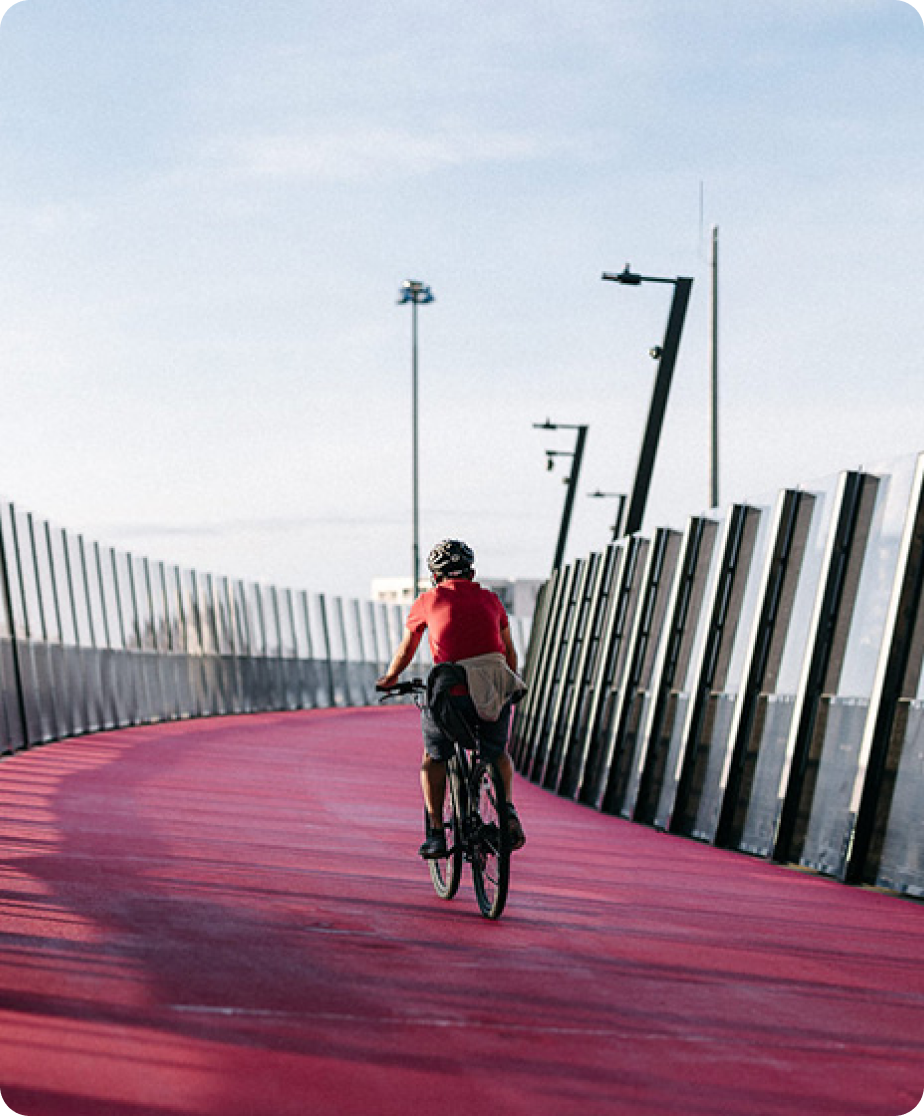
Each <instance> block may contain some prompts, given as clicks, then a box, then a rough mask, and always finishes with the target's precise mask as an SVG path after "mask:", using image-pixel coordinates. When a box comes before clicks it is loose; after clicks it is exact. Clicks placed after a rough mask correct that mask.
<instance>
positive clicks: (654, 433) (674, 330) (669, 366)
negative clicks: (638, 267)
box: [603, 264, 693, 535]
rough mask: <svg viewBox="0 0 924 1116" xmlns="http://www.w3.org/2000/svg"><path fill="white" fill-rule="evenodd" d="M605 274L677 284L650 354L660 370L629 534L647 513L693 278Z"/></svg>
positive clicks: (627, 281) (613, 278)
mask: <svg viewBox="0 0 924 1116" xmlns="http://www.w3.org/2000/svg"><path fill="white" fill-rule="evenodd" d="M603 278H604V279H609V280H611V281H612V282H614V283H624V284H626V285H627V286H630V287H637V286H639V285H640V284H641V283H672V284H673V287H674V297H673V299H672V300H671V308H670V313H669V314H668V318H667V328H666V329H665V332H664V342H663V344H662V345H661V346H660V348H654V349H652V350H651V355H652V356H653V357H654V358H655V359H656V360H657V362H658V374H657V376H656V377H655V383H654V388H653V390H652V395H651V407H650V408H649V411H648V422H647V424H646V427H645V435H644V437H643V439H642V448H641V450H640V452H639V457H638V466H637V468H636V471H635V483H634V484H633V486H632V496H631V498H630V500H629V510H628V512H627V514H626V522H625V525H624V527H623V531H624V533H625V534H626V535H634V534H635V533H636V532H637V531H640V530H641V528H642V520H643V519H644V517H645V505H646V504H647V502H648V490H649V488H650V487H651V474H652V473H653V472H654V463H655V457H656V455H657V452H658V444H659V442H660V440H661V427H662V425H663V424H664V412H665V410H666V408H667V397H668V395H669V394H670V390H671V380H672V378H673V375H674V365H675V364H676V362H677V350H678V349H679V348H680V335H681V333H682V332H683V321H684V318H685V316H686V312H687V305H688V303H689V301H690V291H691V289H692V287H693V280H692V279H689V278H686V277H684V276H678V277H677V278H676V279H660V278H656V277H655V276H652V275H636V274H635V272H633V271H632V270H630V268H629V265H628V264H626V266H625V269H624V270H623V271H621V272H619V273H618V274H612V273H609V272H604V273H603Z"/></svg>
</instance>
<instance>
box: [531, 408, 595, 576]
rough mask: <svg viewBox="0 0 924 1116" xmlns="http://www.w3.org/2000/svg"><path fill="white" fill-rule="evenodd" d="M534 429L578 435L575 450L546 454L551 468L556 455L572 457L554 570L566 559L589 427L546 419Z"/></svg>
mask: <svg viewBox="0 0 924 1116" xmlns="http://www.w3.org/2000/svg"><path fill="white" fill-rule="evenodd" d="M533 429H535V430H576V431H577V436H576V438H575V442H574V450H573V451H567V450H546V451H545V456H546V459H547V461H548V467H549V469H552V468H554V466H555V458H556V457H570V458H571V459H572V460H571V472H570V473H569V475H568V478H567V482H566V483H567V485H568V491H567V492H566V493H565V506H564V508H563V509H562V514H561V527H560V529H559V532H558V544H557V546H556V547H555V559H554V561H553V562H552V572H553V573H554V572H555V570H557V569H560V568H561V566H562V565H563V563H564V560H565V546H566V544H567V542H568V531H569V529H570V527H571V513H572V511H573V510H574V494H575V493H576V492H577V486H578V478H579V477H580V475H581V461H582V460H583V458H584V443H585V441H586V440H587V427H586V426H573V425H571V424H569V423H566V422H558V423H555V422H551V421H550V420H549V419H546V421H545V422H534V423H533Z"/></svg>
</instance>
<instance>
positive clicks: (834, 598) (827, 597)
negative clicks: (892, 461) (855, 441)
mask: <svg viewBox="0 0 924 1116" xmlns="http://www.w3.org/2000/svg"><path fill="white" fill-rule="evenodd" d="M879 489H880V482H879V480H878V479H877V478H876V477H873V476H870V475H867V474H847V475H846V476H845V478H844V485H843V489H842V495H843V499H842V502H841V507H840V512H839V517H838V521H837V523H836V525H835V529H834V531H833V532H832V536H831V539H830V540H829V543H828V549H827V552H826V558H825V576H824V581H823V586H822V592H821V594H820V595H819V598H818V600H817V601H816V609H815V614H814V616H813V620H812V636H811V638H810V656H809V658H808V659H807V661H806V665H805V669H804V671H803V676H802V678H801V679H800V685H799V693H798V694H797V699H796V708H795V710H794V713H793V724H792V727H791V729H790V734H789V740H788V742H787V755H788V756H789V757H791V758H790V759H789V762H788V764H787V765H786V769H785V770H784V780H785V791H784V794H783V802H782V807H781V810H780V820H779V826H778V829H777V834H776V844H775V846H774V850H773V856H774V858H775V859H776V860H780V861H790V860H795V861H798V860H800V859H801V856H802V852H803V849H804V847H805V839H806V834H807V831H808V826H809V823H810V819H811V812H812V809H813V803H814V801H815V796H816V790H817V789H818V786H819V775H820V773H821V772H822V768H823V767H824V768H827V771H826V772H825V775H824V776H823V777H822V780H821V783H822V790H823V792H824V791H825V789H826V788H825V784H826V782H827V775H828V774H830V773H831V771H832V769H831V767H830V765H829V764H828V763H827V762H825V763H824V764H823V763H822V753H823V752H824V751H825V743H826V741H829V742H830V746H831V747H832V748H835V749H839V748H840V747H841V740H840V738H841V734H842V733H843V734H845V737H844V739H843V747H844V748H845V750H846V751H848V752H850V751H854V750H855V749H857V748H858V747H859V740H860V736H861V735H862V732H863V724H864V723H865V719H866V708H867V705H868V703H867V702H863V701H862V699H860V698H857V697H854V696H853V695H847V694H843V691H842V690H841V686H842V683H843V668H844V659H845V652H846V649H847V645H848V638H849V636H850V632H851V629H852V627H853V619H854V612H855V607H856V604H857V591H858V586H859V584H860V581H861V577H862V573H863V567H864V564H865V561H866V557H867V543H868V542H869V538H870V532H871V529H872V526H873V521H874V515H875V512H876V508H877V506H879V505H880V498H879ZM842 694H843V699H842V700H838V698H840V696H841V695H842Z"/></svg>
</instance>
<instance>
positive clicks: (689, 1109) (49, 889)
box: [0, 708, 924, 1116]
mask: <svg viewBox="0 0 924 1116" xmlns="http://www.w3.org/2000/svg"><path fill="white" fill-rule="evenodd" d="M418 759H419V744H418V735H417V726H416V711H415V710H413V709H408V708H399V709H366V710H363V709H359V710H329V711H317V712H306V713H284V714H267V715H255V716H244V717H236V718H218V719H214V720H203V721H194V722H185V723H177V724H166V725H160V726H154V727H150V728H136V729H130V730H124V731H117V732H110V733H104V734H99V735H96V736H88V737H84V738H81V739H76V740H68V741H62V742H59V743H55V744H49V745H45V746H43V747H40V748H36V749H33V750H31V751H29V752H26V753H21V754H19V755H16V756H13V757H6V758H4V759H3V760H2V762H0V834H2V838H0V839H2V846H0V847H2V885H0V918H2V924H0V925H2V933H0V947H2V952H0V1094H2V1097H3V1100H4V1101H5V1102H6V1104H7V1105H8V1106H9V1108H10V1109H12V1110H13V1111H14V1112H17V1113H21V1114H22V1116H61V1114H66V1116H84V1114H86V1116H142V1114H145V1116H176V1114H179V1113H182V1114H190V1116H213V1114H214V1116H225V1114H230V1116H251V1114H252V1116H278V1114H282V1116H289V1114H291V1116H306V1114H315V1113H320V1114H326V1113H332V1114H334V1113H336V1114H337V1116H353V1114H359V1113H363V1114H371V1116H390V1114H392V1113H394V1114H399V1113H400V1114H401V1116H406V1114H408V1113H414V1114H416V1113H422V1112H425V1111H426V1110H428V1109H430V1110H434V1111H438V1112H440V1113H443V1114H448V1116H454V1114H456V1113H485V1114H491V1116H498V1114H499V1116H508V1114H510V1116H519V1114H529V1116H546V1114H548V1116H563V1114H564V1116H568V1114H571V1113H581V1114H596V1113H607V1114H609V1113H615V1114H622V1113H626V1114H631V1116H648V1114H652V1116H654V1114H657V1116H665V1114H667V1116H673V1114H675V1113H676V1114H691V1116H716V1114H724V1113H730V1114H736V1116H737V1114H740V1116H745V1114H746V1116H778V1114H783V1113H786V1114H793V1113H796V1114H802V1113H805V1114H809V1113H811V1114H819V1116H824V1114H831V1116H899V1114H903V1113H907V1112H909V1111H910V1110H912V1109H914V1108H915V1106H916V1104H917V1103H918V1102H919V1101H920V1100H921V1096H922V1092H924V908H922V906H921V905H920V904H918V903H915V902H913V901H909V900H903V899H899V898H897V897H895V896H892V895H885V894H881V893H879V892H875V891H872V890H865V889H856V888H849V887H845V886H843V885H841V884H839V883H836V882H833V881H830V880H824V879H821V878H818V877H815V876H811V875H808V874H805V873H801V872H796V871H793V870H791V869H787V868H783V867H780V866H774V865H770V864H767V863H764V862H762V861H758V860H754V859H751V858H748V857H745V856H742V855H739V854H735V853H730V852H725V851H720V850H716V849H713V848H709V847H706V846H704V845H700V844H698V843H696V842H693V841H688V840H685V839H683V838H678V837H672V836H667V835H665V834H662V833H658V832H655V831H653V830H651V829H648V828H645V827H642V826H637V825H633V824H631V823H628V822H625V821H622V820H620V819H614V818H610V817H604V816H601V815H599V814H597V813H595V812H594V811H592V810H588V809H585V808H582V807H579V806H576V805H574V804H573V803H571V802H568V801H564V800H561V799H558V798H556V797H555V796H553V795H551V794H549V793H547V792H544V791H542V790H540V789H538V788H536V787H534V786H531V785H529V784H527V783H526V782H525V781H522V780H520V781H518V783H517V793H516V800H517V804H518V806H519V809H520V814H521V817H522V818H523V821H524V824H525V826H526V829H527V836H528V843H527V845H526V847H525V848H524V849H523V850H522V851H521V852H519V853H517V854H515V856H514V862H513V878H512V889H511V896H510V900H509V903H508V907H507V911H506V913H505V915H504V917H503V918H502V919H500V920H499V921H498V922H488V921H486V920H485V919H483V918H481V917H480V915H479V914H478V910H477V907H476V905H475V901H474V896H473V893H472V889H471V881H470V876H469V874H468V870H467V869H466V872H465V876H464V878H463V884H462V888H461V889H460V892H459V894H458V896H457V897H456V898H455V899H454V900H453V901H452V902H451V903H447V902H444V901H441V900H439V899H437V897H436V896H435V895H434V893H433V891H432V890H431V887H430V883H429V876H428V873H427V870H426V867H425V865H423V863H422V862H421V861H420V860H419V859H418V857H417V856H416V846H417V844H418V843H419V840H420V830H421V819H422V813H421V806H420V801H419V789H418V782H417V779H418V775H417V768H418ZM0 1107H2V1106H0Z"/></svg>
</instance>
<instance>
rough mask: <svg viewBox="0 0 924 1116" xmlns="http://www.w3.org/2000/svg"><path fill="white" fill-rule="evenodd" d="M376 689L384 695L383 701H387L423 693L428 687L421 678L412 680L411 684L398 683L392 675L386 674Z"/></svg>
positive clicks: (376, 685)
mask: <svg viewBox="0 0 924 1116" xmlns="http://www.w3.org/2000/svg"><path fill="white" fill-rule="evenodd" d="M375 688H376V689H377V690H378V691H379V693H380V694H382V695H383V696H382V699H381V700H382V701H385V700H387V699H388V698H390V697H402V696H403V695H405V694H418V693H422V692H423V691H424V690H426V688H427V687H426V683H425V682H424V681H423V679H421V678H412V679H411V680H410V681H409V682H398V681H397V680H395V679H393V678H392V676H391V675H388V674H384V675H382V677H381V678H380V679H379V680H378V682H376V684H375Z"/></svg>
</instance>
